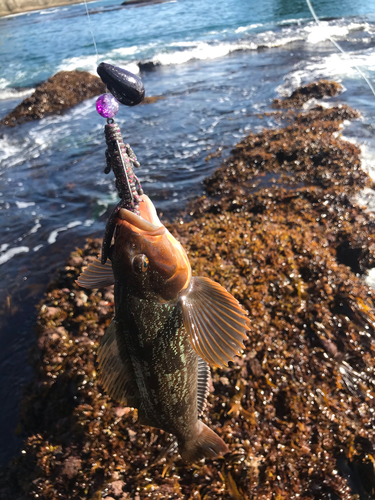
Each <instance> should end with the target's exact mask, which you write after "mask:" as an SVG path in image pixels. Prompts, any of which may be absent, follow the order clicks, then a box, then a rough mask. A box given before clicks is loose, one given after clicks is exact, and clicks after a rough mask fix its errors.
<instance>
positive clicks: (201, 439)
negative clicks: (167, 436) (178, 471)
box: [179, 420, 229, 463]
mask: <svg viewBox="0 0 375 500" xmlns="http://www.w3.org/2000/svg"><path fill="white" fill-rule="evenodd" d="M179 452H180V455H181V457H182V458H183V460H185V461H186V462H190V463H192V462H196V461H197V460H200V459H201V458H211V459H214V458H217V457H220V456H222V455H225V453H228V452H229V448H228V446H227V445H226V444H225V443H224V441H223V440H222V439H221V438H220V437H219V436H218V435H217V434H216V433H215V432H214V431H212V430H211V429H210V428H209V427H207V425H205V424H204V423H203V422H202V421H201V420H198V422H197V433H196V434H195V435H194V436H193V437H192V438H191V439H189V441H186V442H185V443H183V444H180V447H179Z"/></svg>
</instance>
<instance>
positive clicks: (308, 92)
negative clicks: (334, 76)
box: [272, 80, 342, 108]
mask: <svg viewBox="0 0 375 500" xmlns="http://www.w3.org/2000/svg"><path fill="white" fill-rule="evenodd" d="M340 92H342V86H341V85H340V84H339V83H337V82H332V81H330V80H319V81H318V82H313V83H309V84H307V85H303V86H302V87H299V88H298V89H296V90H295V91H294V92H292V94H291V95H290V96H289V97H286V98H285V99H274V101H273V103H272V106H273V107H274V108H302V106H303V105H304V104H305V102H307V101H309V100H310V99H313V98H315V99H323V97H333V96H335V95H337V94H339V93H340Z"/></svg>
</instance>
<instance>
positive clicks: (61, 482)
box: [0, 105, 375, 500]
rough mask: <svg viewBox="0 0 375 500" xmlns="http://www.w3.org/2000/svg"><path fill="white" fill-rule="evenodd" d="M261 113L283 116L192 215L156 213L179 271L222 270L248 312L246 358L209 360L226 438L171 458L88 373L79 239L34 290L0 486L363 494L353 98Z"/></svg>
mask: <svg viewBox="0 0 375 500" xmlns="http://www.w3.org/2000/svg"><path fill="white" fill-rule="evenodd" d="M274 116H275V117H276V118H277V117H279V118H280V119H281V120H282V122H283V126H282V127H281V128H279V129H272V130H264V131H263V132H260V133H258V134H255V133H251V134H249V135H248V136H247V137H246V138H245V139H244V140H242V141H241V142H240V143H239V144H238V145H237V146H236V147H235V148H234V149H233V151H232V153H231V155H230V156H229V158H228V159H227V160H226V161H225V162H224V163H223V165H222V166H221V167H220V169H219V170H217V171H216V172H215V173H214V174H213V175H212V176H211V177H210V178H209V179H207V180H206V183H205V185H206V196H203V197H201V198H200V199H198V200H196V201H195V202H194V206H193V207H192V208H191V210H190V213H189V215H190V221H186V220H184V219H182V218H181V219H180V220H176V221H175V222H174V223H172V224H170V225H169V229H170V231H171V232H172V233H173V234H174V235H175V236H176V237H177V238H178V239H179V240H180V241H181V242H182V243H183V245H184V246H185V248H186V249H187V251H188V255H189V259H190V261H191V264H192V268H193V272H194V274H200V275H205V276H208V277H210V278H212V279H214V280H216V281H218V282H220V283H221V284H222V285H223V286H225V287H226V288H227V289H228V290H229V291H230V292H231V293H232V294H233V295H234V296H235V297H236V298H237V299H238V300H239V301H240V302H241V303H242V304H243V305H244V306H245V307H246V309H247V310H248V312H249V316H250V319H251V328H250V334H249V339H248V341H247V342H246V349H245V352H244V354H243V356H242V357H238V358H236V361H235V362H234V363H231V364H230V366H229V367H228V368H225V369H215V370H214V371H213V389H214V390H213V392H212V393H211V394H210V396H209V398H208V410H207V412H206V415H205V416H204V422H205V423H207V424H208V425H210V427H211V428H212V429H214V430H215V431H216V432H217V433H218V434H219V435H220V436H221V437H222V438H223V439H224V440H225V442H226V443H227V444H228V446H229V448H230V452H231V453H230V454H228V455H227V456H226V457H225V458H224V459H220V460H218V461H210V460H206V462H205V463H203V462H198V463H195V464H194V465H186V464H184V463H183V461H182V460H181V459H180V458H179V457H178V456H177V455H176V454H172V455H168V454H166V452H165V449H166V447H168V445H169V444H170V442H171V439H170V436H169V435H168V434H166V433H164V432H163V431H158V430H155V429H153V428H147V427H144V426H141V425H139V424H138V422H137V416H136V412H135V410H132V409H130V408H124V407H121V406H119V405H118V404H117V403H115V402H114V401H113V400H111V399H110V398H109V397H108V396H106V395H105V394H103V392H102V391H101V389H100V387H98V385H97V372H96V366H95V356H96V351H97V348H98V345H99V342H100V340H101V338H102V336H103V334H104V331H105V329H106V328H107V326H108V325H109V323H110V321H111V319H112V317H113V301H114V296H113V290H112V289H103V290H100V291H98V292H95V293H92V292H91V291H90V290H85V291H82V290H79V289H78V287H77V285H76V284H75V280H76V279H77V277H78V275H79V273H80V272H81V269H82V267H83V266H84V265H87V264H88V263H89V262H91V261H92V260H93V259H94V258H95V257H96V256H97V254H98V252H99V250H100V241H98V240H90V241H88V243H87V245H86V246H85V247H84V248H82V249H77V251H75V252H73V253H72V255H71V256H70V258H69V259H68V261H67V264H66V266H65V267H64V268H62V269H61V270H60V272H59V276H58V278H57V279H56V281H54V282H52V283H51V284H50V286H49V289H48V292H47V294H46V297H45V299H44V300H43V301H42V302H41V304H40V306H39V314H38V322H37V334H38V346H37V347H35V349H34V350H33V353H32V356H31V358H32V363H33V366H34V368H35V372H36V375H35V379H34V381H33V382H32V383H31V384H30V386H29V387H28V389H27V391H26V394H25V398H24V400H23V403H22V410H21V424H20V425H21V429H22V432H23V433H24V435H25V436H26V438H25V442H24V446H23V451H22V453H21V455H20V457H18V458H17V459H15V460H14V461H13V462H12V463H11V464H10V466H9V467H8V468H7V469H6V470H5V471H4V472H3V473H2V476H1V483H0V484H1V486H0V496H1V498H21V497H22V498H43V499H55V498H66V499H77V498H85V499H92V500H94V499H95V500H98V499H100V498H108V499H109V498H111V499H113V498H115V499H122V500H125V499H130V498H132V499H133V498H134V499H138V498H139V499H140V498H142V499H143V498H152V499H159V498H160V499H161V498H171V499H173V498H175V499H180V498H184V499H224V498H232V499H248V500H250V499H255V498H256V499H257V500H259V499H260V500H266V499H267V500H268V499H271V498H273V499H278V500H281V499H288V500H289V499H297V498H298V499H305V500H308V499H309V500H323V499H327V500H328V499H342V500H355V499H358V498H361V499H370V498H373V497H374V495H375V473H374V458H373V457H374V442H375V439H374V438H375V436H374V434H375V431H374V423H375V415H374V413H375V411H374V396H375V391H374V389H375V387H374V379H375V361H374V360H375V356H374V346H375V343H374V338H375V315H374V300H375V292H374V291H373V290H372V289H371V288H369V287H368V286H366V285H365V283H364V281H363V279H362V278H361V277H360V275H359V274H358V273H363V272H364V271H365V270H366V269H368V268H371V267H374V265H375V225H374V220H373V217H372V216H371V214H369V213H368V212H366V211H365V210H364V209H362V208H361V207H359V206H358V205H356V204H355V202H354V201H353V200H354V196H355V195H356V194H358V193H359V191H360V190H361V189H362V188H363V187H365V186H371V185H372V183H371V180H370V178H369V177H368V176H367V174H366V173H365V172H363V171H362V170H361V164H360V157H359V154H360V150H359V148H358V147H357V146H355V145H354V144H352V143H349V142H346V141H344V140H343V139H342V138H340V137H339V135H338V134H339V131H340V126H341V124H342V122H343V121H344V120H348V119H349V120H354V119H356V118H358V113H357V112H356V111H354V110H352V109H350V108H348V107H347V106H340V105H339V106H335V107H333V108H331V109H325V108H323V107H321V106H316V107H315V108H313V109H311V110H309V111H304V112H298V111H294V110H290V109H289V110H288V111H275V112H274ZM285 122H286V124H285ZM288 122H289V124H288ZM265 179H267V182H266V183H265V182H264V180H265ZM21 429H20V430H21Z"/></svg>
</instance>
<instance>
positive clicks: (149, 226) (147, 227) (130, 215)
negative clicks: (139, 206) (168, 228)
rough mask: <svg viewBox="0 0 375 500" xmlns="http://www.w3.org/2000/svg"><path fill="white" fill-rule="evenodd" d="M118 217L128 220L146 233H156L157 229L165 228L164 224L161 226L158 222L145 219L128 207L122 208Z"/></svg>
mask: <svg viewBox="0 0 375 500" xmlns="http://www.w3.org/2000/svg"><path fill="white" fill-rule="evenodd" d="M118 217H119V219H121V220H123V221H125V222H128V223H129V224H131V225H132V226H134V227H136V228H137V229H140V230H141V231H144V232H146V233H155V232H156V231H159V230H160V229H162V228H164V226H163V225H162V224H161V225H160V226H157V225H156V224H153V223H152V222H150V221H148V220H146V219H144V218H143V217H140V216H139V215H137V214H135V213H134V212H130V210H127V209H126V208H121V209H120V211H119V213H118Z"/></svg>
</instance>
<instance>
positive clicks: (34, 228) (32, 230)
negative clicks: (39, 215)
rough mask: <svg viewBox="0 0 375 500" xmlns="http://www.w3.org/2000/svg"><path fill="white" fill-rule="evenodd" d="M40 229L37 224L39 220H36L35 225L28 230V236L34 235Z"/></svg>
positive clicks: (39, 225)
mask: <svg viewBox="0 0 375 500" xmlns="http://www.w3.org/2000/svg"><path fill="white" fill-rule="evenodd" d="M41 227H42V225H41V224H39V220H38V219H37V220H36V221H35V225H34V226H33V227H32V228H31V229H30V231H29V233H28V234H34V233H36V232H37V231H38V229H39V228H41Z"/></svg>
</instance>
